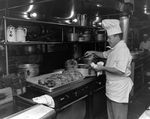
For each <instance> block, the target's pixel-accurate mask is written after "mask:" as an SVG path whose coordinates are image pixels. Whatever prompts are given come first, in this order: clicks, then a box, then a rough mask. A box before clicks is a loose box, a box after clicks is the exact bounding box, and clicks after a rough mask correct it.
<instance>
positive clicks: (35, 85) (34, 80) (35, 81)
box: [26, 73, 84, 92]
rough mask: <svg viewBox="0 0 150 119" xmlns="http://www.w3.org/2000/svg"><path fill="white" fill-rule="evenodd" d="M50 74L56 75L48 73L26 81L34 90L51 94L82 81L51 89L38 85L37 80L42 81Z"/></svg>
mask: <svg viewBox="0 0 150 119" xmlns="http://www.w3.org/2000/svg"><path fill="white" fill-rule="evenodd" d="M52 74H56V73H49V74H45V75H41V76H37V77H32V78H28V79H26V80H27V82H28V83H30V84H32V86H34V87H36V88H39V89H42V90H44V91H48V92H53V91H57V90H61V89H62V88H65V87H67V86H72V85H74V84H76V83H79V82H81V81H83V79H84V78H82V79H80V80H75V81H71V82H69V83H67V84H64V85H61V86H55V87H52V88H49V87H47V86H43V85H40V84H38V81H39V80H41V79H43V80H44V79H45V78H46V77H49V76H50V75H52Z"/></svg>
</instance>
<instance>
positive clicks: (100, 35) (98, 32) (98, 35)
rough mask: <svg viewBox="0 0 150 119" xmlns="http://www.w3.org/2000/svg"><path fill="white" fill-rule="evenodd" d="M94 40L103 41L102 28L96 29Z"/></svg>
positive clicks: (103, 32)
mask: <svg viewBox="0 0 150 119" xmlns="http://www.w3.org/2000/svg"><path fill="white" fill-rule="evenodd" d="M95 40H96V41H104V40H105V31H103V30H99V31H96V34H95Z"/></svg>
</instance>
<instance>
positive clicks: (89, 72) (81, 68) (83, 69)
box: [75, 64, 96, 77]
mask: <svg viewBox="0 0 150 119" xmlns="http://www.w3.org/2000/svg"><path fill="white" fill-rule="evenodd" d="M75 70H76V71H78V72H80V73H81V74H82V75H83V76H84V77H89V76H96V71H95V70H94V69H93V68H91V67H90V66H89V65H87V64H78V68H76V69H75Z"/></svg>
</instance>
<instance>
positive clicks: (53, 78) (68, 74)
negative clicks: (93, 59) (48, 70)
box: [38, 70, 83, 88]
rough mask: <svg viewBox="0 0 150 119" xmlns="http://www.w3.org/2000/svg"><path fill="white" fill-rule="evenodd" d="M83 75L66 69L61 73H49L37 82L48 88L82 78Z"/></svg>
mask: <svg viewBox="0 0 150 119" xmlns="http://www.w3.org/2000/svg"><path fill="white" fill-rule="evenodd" d="M82 78H83V75H82V74H81V73H80V72H78V71H75V70H66V71H64V72H63V73H62V74H56V73H54V74H51V75H50V76H49V77H46V78H45V79H40V80H39V81H38V84H40V85H43V86H47V87H49V88H52V87H57V86H61V85H64V84H67V83H69V82H71V81H75V80H79V79H82Z"/></svg>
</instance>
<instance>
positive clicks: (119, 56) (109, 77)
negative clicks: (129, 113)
mask: <svg viewBox="0 0 150 119" xmlns="http://www.w3.org/2000/svg"><path fill="white" fill-rule="evenodd" d="M103 55H104V57H105V58H107V62H106V65H105V66H106V67H114V68H116V69H118V70H120V71H121V72H123V73H124V74H123V75H116V74H112V73H109V72H106V96H107V97H108V98H109V99H111V100H113V101H115V102H120V103H128V101H129V93H130V91H131V89H132V86H133V82H132V80H131V78H130V77H129V75H130V74H131V66H130V63H131V61H132V56H131V54H130V51H129V49H128V48H127V46H126V44H125V43H124V41H123V40H121V41H120V42H119V43H118V44H117V45H116V46H115V47H114V48H113V49H111V50H109V51H105V52H103Z"/></svg>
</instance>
